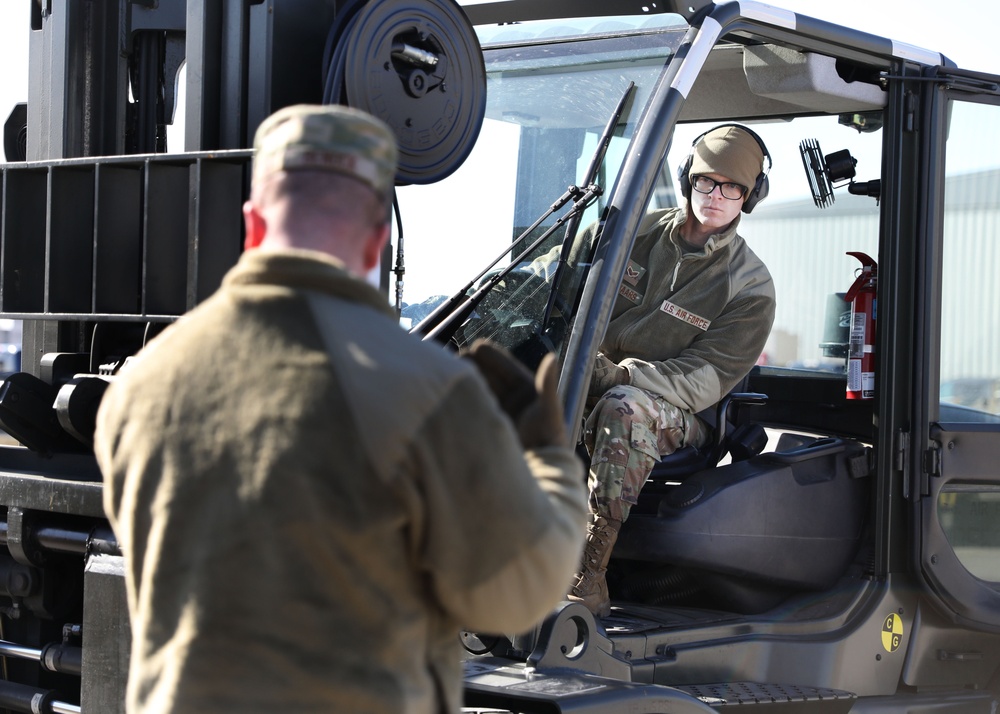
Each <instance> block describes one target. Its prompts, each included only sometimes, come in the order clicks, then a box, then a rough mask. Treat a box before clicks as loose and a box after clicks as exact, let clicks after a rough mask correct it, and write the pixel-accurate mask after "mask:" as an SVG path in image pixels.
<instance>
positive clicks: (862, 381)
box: [847, 358, 875, 399]
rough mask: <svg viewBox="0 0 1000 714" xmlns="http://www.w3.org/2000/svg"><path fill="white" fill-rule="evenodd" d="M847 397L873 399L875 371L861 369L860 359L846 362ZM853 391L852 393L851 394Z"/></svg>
mask: <svg viewBox="0 0 1000 714" xmlns="http://www.w3.org/2000/svg"><path fill="white" fill-rule="evenodd" d="M847 391H848V399H857V398H858V395H859V394H860V397H861V399H873V398H874V397H875V373H874V372H862V371H861V359H860V358H859V359H853V358H852V359H850V360H848V362H847ZM851 393H853V395H852V394H851Z"/></svg>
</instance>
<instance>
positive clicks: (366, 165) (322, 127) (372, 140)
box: [253, 104, 397, 198]
mask: <svg viewBox="0 0 1000 714" xmlns="http://www.w3.org/2000/svg"><path fill="white" fill-rule="evenodd" d="M253 148H254V169H253V178H254V181H259V180H260V179H262V178H264V177H266V176H268V175H269V174H272V173H275V172H277V171H296V170H299V171H301V170H312V171H333V172H335V173H339V174H343V175H345V176H350V177H352V178H355V179H357V180H358V181H361V182H363V183H365V184H367V185H368V186H370V187H371V188H372V189H374V191H375V192H376V193H378V194H379V195H380V196H382V197H384V198H388V197H389V196H390V195H391V194H392V187H393V184H394V182H395V176H396V157H397V149H396V137H395V135H394V134H393V133H392V130H391V129H390V128H389V127H388V126H386V125H385V123H383V122H382V121H380V120H379V119H376V118H375V117H373V116H372V115H370V114H367V113H365V112H363V111H360V110H357V109H353V108H351V107H345V106H340V105H328V106H321V105H311V104H297V105H295V106H290V107H285V108H284V109H279V110H278V111H276V112H275V113H274V114H272V115H271V116H269V117H268V118H267V119H265V120H264V121H263V122H262V123H261V125H260V127H259V128H258V129H257V134H256V136H255V137H254V142H253Z"/></svg>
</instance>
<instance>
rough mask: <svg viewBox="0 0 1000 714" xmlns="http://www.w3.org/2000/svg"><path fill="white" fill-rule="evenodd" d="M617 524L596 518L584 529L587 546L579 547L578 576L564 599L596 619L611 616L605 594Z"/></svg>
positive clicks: (619, 525) (608, 598)
mask: <svg viewBox="0 0 1000 714" xmlns="http://www.w3.org/2000/svg"><path fill="white" fill-rule="evenodd" d="M621 527H622V522H621V521H613V520H611V519H609V518H603V517H601V516H598V517H596V518H595V519H594V522H593V523H591V524H589V525H588V526H587V543H586V545H584V547H583V557H582V559H581V563H580V572H579V573H578V574H577V576H576V581H575V583H574V584H573V587H572V588H570V591H569V594H568V595H567V596H566V598H567V599H568V600H572V601H573V602H582V603H583V604H584V605H586V606H587V609H588V610H590V611H591V612H592V613H594V614H595V615H597V616H598V617H607V616H608V615H610V614H611V596H610V595H609V594H608V581H607V578H606V575H607V572H608V560H610V559H611V550H612V549H613V548H614V547H615V541H617V540H618V529H619V528H621Z"/></svg>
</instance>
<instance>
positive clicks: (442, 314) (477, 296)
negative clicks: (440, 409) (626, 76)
mask: <svg viewBox="0 0 1000 714" xmlns="http://www.w3.org/2000/svg"><path fill="white" fill-rule="evenodd" d="M634 88H635V82H629V83H628V86H627V87H626V88H625V92H624V94H623V95H622V98H621V99H620V100H619V101H618V104H617V106H616V107H615V110H614V112H613V113H612V115H611V118H610V120H609V121H608V123H607V125H606V126H605V128H604V132H603V133H602V134H601V137H600V139H599V140H598V142H597V149H596V150H595V151H594V155H593V156H592V157H591V160H590V164H589V165H588V166H587V171H586V173H585V174H584V178H585V179H586V181H585V182H584V184H583V186H584V188H581V187H580V186H575V185H574V186H570V187H569V188H567V189H566V192H565V193H564V194H563V195H562V196H560V197H559V199H558V200H556V201H555V203H553V204H552V205H551V206H549V208H548V210H546V211H545V213H543V214H542V215H541V216H540V217H539V218H538V219H537V220H535V222H534V223H532V224H531V225H530V226H528V228H526V229H525V230H524V231H523V232H522V233H521V235H519V236H518V237H517V238H516V239H515V240H514V241H513V242H512V243H511V244H510V245H509V246H507V247H506V248H504V250H503V251H502V252H501V253H500V255H498V256H497V257H496V258H495V259H494V260H493V261H491V262H490V264H489V265H488V266H486V268H485V269H484V270H483V271H482V272H480V273H479V274H478V275H477V276H476V277H474V278H473V279H472V280H470V281H469V283H468V284H467V285H466V286H465V287H463V288H462V289H461V290H459V291H458V292H456V293H455V294H454V295H452V296H451V297H450V298H448V300H446V301H445V302H443V303H442V304H440V305H438V306H437V307H436V308H434V310H432V311H431V312H430V314H428V315H427V317H425V318H424V319H423V320H421V321H420V322H419V323H418V324H417V325H416V326H415V327H413V328H412V329H411V330H410V333H411V334H414V335H423V339H424V340H431V339H436V340H439V341H441V342H447V341H448V340H450V339H451V338H452V336H453V335H454V334H455V331H456V330H458V328H459V327H460V326H461V324H462V323H463V322H465V320H467V319H468V318H469V316H470V315H471V314H472V312H473V311H474V310H475V308H476V305H478V304H479V303H480V302H481V301H482V299H483V297H485V296H486V294H487V293H488V292H489V291H490V290H491V289H492V288H493V287H494V286H495V285H496V284H497V283H498V282H500V281H501V280H503V278H504V277H506V276H507V274H509V273H510V272H511V271H512V270H514V268H516V267H517V265H518V264H519V263H520V262H521V260H523V259H524V258H525V257H527V256H528V255H530V254H531V252H532V251H533V250H535V248H537V247H538V246H539V245H541V243H542V241H544V240H545V239H546V238H548V237H549V236H551V235H552V234H553V233H554V232H555V231H556V230H557V229H558V228H560V227H561V226H562V225H563V224H564V223H566V221H568V220H569V219H571V218H576V219H579V216H580V215H581V214H582V213H583V211H584V209H586V208H587V207H588V206H590V204H591V203H593V202H594V201H595V200H596V199H597V198H598V197H599V196H601V195H602V193H603V189H602V188H601V187H600V186H598V185H597V184H596V183H595V179H596V178H597V173H598V171H599V170H600V167H601V164H602V163H603V162H604V156H605V154H606V153H607V150H608V145H609V144H610V143H611V136H612V134H614V130H615V128H616V127H617V125H618V122H619V121H620V120H621V115H622V113H623V112H624V111H625V106H626V104H627V103H628V100H629V98H630V97H631V95H632V91H633V89H634ZM571 200H572V201H573V207H572V208H571V209H570V210H569V211H567V212H566V213H564V214H563V215H562V216H561V217H560V218H559V219H557V220H556V222H555V223H553V224H552V225H551V226H550V227H549V228H548V229H547V230H546V231H545V232H544V233H542V235H540V236H539V237H538V238H536V239H535V240H534V241H532V242H531V244H530V245H529V246H528V247H527V248H526V249H524V250H523V251H522V252H521V253H520V254H518V255H517V257H515V258H514V259H513V260H511V261H510V263H509V264H508V265H507V267H506V268H504V269H503V270H501V271H500V272H499V273H495V274H494V275H493V276H491V277H490V279H489V280H488V281H487V282H486V283H484V284H483V285H482V286H480V287H479V288H478V289H477V290H476V291H475V292H474V293H472V294H471V295H470V294H469V293H470V291H472V289H473V288H474V287H475V285H476V283H477V282H479V280H481V279H482V278H483V276H485V275H486V274H487V273H489V271H490V270H492V269H493V267H494V266H495V265H496V264H497V263H499V262H500V261H501V260H502V259H503V257H504V256H506V255H507V254H508V253H510V252H511V251H512V250H513V249H514V248H515V247H516V246H517V245H518V244H519V243H521V242H522V241H523V240H524V239H525V238H527V237H528V236H529V235H531V233H532V232H533V231H534V230H535V229H536V228H538V226H540V225H541V224H542V222H543V221H545V219H547V218H548V217H549V216H551V215H552V214H553V213H555V212H556V211H558V210H559V209H560V208H562V207H563V206H565V205H566V203H568V202H569V201H571ZM578 222H579V221H578V220H577V224H578ZM567 233H569V231H567ZM567 243H569V241H567V240H565V239H564V240H563V249H562V251H561V254H560V259H559V264H558V265H557V266H556V275H554V276H553V285H554V286H558V284H559V283H558V281H559V272H560V268H561V267H562V265H563V263H565V259H566V252H567V250H568V248H567V247H566V244H567ZM554 295H555V291H554V290H553V291H552V292H551V293H550V294H549V301H548V304H547V306H546V309H545V321H544V322H543V323H542V324H546V323H547V322H548V318H549V313H550V312H551V310H552V304H553V296H554Z"/></svg>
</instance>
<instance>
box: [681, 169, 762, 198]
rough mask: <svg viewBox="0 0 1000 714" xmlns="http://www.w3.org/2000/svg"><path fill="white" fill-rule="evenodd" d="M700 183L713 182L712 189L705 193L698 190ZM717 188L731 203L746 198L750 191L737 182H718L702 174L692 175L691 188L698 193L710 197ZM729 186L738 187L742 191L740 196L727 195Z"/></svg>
mask: <svg viewBox="0 0 1000 714" xmlns="http://www.w3.org/2000/svg"><path fill="white" fill-rule="evenodd" d="M699 181H709V182H711V184H712V187H711V188H710V189H708V190H707V191H704V190H702V189H700V188H698V182H699ZM716 186H718V187H719V192H720V193H721V194H722V197H723V198H725V199H727V200H729V201H739V200H740V199H741V198H744V197H745V196H746V195H747V191H749V190H750V189H749V187H747V186H744V185H743V184H741V183H736V182H735V181H716V180H715V179H714V178H711V177H709V176H704V175H702V174H691V188H692V189H694V190H695V191H697V192H698V193H703V194H705V195H708V194H710V193H712V191H714V190H715V187H716ZM728 186H736V187H738V188H739V189H740V194H739V195H738V196H728V195H726V187H728Z"/></svg>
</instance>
